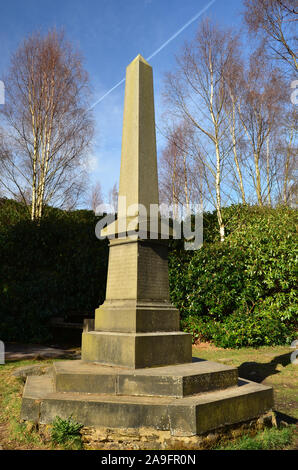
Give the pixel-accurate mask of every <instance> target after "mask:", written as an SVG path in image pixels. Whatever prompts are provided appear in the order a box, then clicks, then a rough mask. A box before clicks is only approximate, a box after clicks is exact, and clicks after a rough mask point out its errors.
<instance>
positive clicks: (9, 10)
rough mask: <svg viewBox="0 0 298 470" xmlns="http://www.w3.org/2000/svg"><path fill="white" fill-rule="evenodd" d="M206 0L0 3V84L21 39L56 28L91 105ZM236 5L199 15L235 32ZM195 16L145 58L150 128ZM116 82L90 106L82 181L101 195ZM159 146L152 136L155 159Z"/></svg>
mask: <svg viewBox="0 0 298 470" xmlns="http://www.w3.org/2000/svg"><path fill="white" fill-rule="evenodd" d="M209 2H210V0H59V1H58V0H26V1H23V0H10V1H8V2H7V1H5V2H4V0H0V5H1V7H0V8H1V12H0V26H1V27H0V44H1V54H0V80H1V77H2V76H3V74H4V73H5V71H6V69H7V67H8V65H9V59H10V55H11V53H12V52H14V50H15V49H16V48H17V47H18V44H19V42H20V41H21V40H22V39H23V37H24V36H26V35H28V34H30V33H31V32H33V31H36V30H40V31H42V32H46V31H47V30H48V29H49V28H52V27H56V28H60V27H63V28H64V30H65V33H66V36H67V38H68V39H69V40H70V41H72V42H73V43H74V44H75V45H76V46H77V47H79V49H80V50H81V52H82V54H83V56H84V58H85V68H86V69H87V71H88V73H89V76H90V81H91V85H92V91H93V97H92V99H93V100H94V102H95V101H96V100H97V99H99V98H100V97H101V96H103V95H104V94H105V93H106V92H107V91H108V90H109V89H111V88H112V87H113V86H114V85H115V84H117V83H118V82H119V81H120V80H121V79H122V78H123V77H124V76H125V68H126V66H127V65H128V64H129V63H130V62H131V60H133V59H134V57H135V56H136V55H138V54H139V53H140V54H142V55H143V56H144V57H145V58H147V57H149V56H150V55H151V54H152V53H153V52H154V51H155V50H157V49H158V48H159V47H160V46H161V45H162V44H164V43H165V41H167V40H168V39H169V38H170V37H171V36H172V35H174V34H175V33H176V32H177V31H178V30H179V29H180V28H181V27H182V26H183V25H185V24H186V23H187V22H188V21H189V20H190V19H191V18H193V17H194V16H195V15H196V14H197V13H198V12H199V11H200V10H202V8H204V7H205V6H206V5H207V4H208V3H209ZM242 8H243V6H242V1H241V0H215V2H214V4H213V5H211V6H210V8H208V10H207V11H206V12H205V13H204V15H203V16H206V15H207V16H209V17H210V18H211V19H212V20H214V21H216V22H218V23H219V24H221V25H223V26H225V25H226V26H233V27H236V28H237V27H239V28H240V27H241V18H240V12H241V10H242ZM200 19H201V18H199V19H198V20H196V21H194V22H193V23H192V24H191V25H190V26H188V27H187V28H186V29H185V30H184V31H183V32H182V33H181V34H180V35H179V36H178V37H176V38H175V39H174V40H173V41H172V42H171V43H170V44H168V45H167V46H166V47H165V48H164V49H162V50H161V51H160V52H159V53H158V54H157V55H156V56H155V57H153V58H152V59H151V60H150V64H151V65H152V67H153V73H154V90H155V109H156V122H157V125H158V123H159V120H160V116H161V114H162V112H163V103H162V90H163V77H164V74H165V73H166V72H167V71H169V70H171V68H173V67H174V65H175V54H177V53H179V51H180V50H181V47H182V46H183V44H184V42H185V41H187V40H191V39H192V38H193V36H194V34H195V31H196V29H197V25H198V22H199V21H200ZM123 101H124V84H122V85H121V86H119V87H118V88H117V89H115V90H114V91H113V92H112V93H110V94H109V95H108V96H107V97H106V98H104V99H103V100H102V101H101V102H100V103H99V104H98V105H97V106H96V107H95V108H94V115H95V118H96V136H95V142H94V148H93V151H92V154H91V155H90V166H89V172H90V180H91V182H96V181H100V183H101V185H102V188H103V192H104V193H105V194H107V193H108V191H109V189H110V188H111V187H112V186H113V184H114V183H115V182H116V181H117V182H118V180H119V171H120V157H121V133H122V115H123ZM163 145H164V140H163V138H162V136H161V135H160V134H159V133H157V148H158V154H160V152H161V149H162V147H163Z"/></svg>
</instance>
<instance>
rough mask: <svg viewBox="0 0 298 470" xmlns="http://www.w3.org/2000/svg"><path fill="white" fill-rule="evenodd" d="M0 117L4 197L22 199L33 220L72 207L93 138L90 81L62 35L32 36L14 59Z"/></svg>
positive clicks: (76, 54) (79, 57) (37, 34)
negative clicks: (53, 208) (51, 208)
mask: <svg viewBox="0 0 298 470" xmlns="http://www.w3.org/2000/svg"><path fill="white" fill-rule="evenodd" d="M5 83H6V104H5V106H4V111H3V112H2V117H3V120H4V123H5V124H4V127H5V131H6V136H7V142H8V145H9V151H10V156H9V158H7V159H5V160H4V161H2V163H1V167H0V182H1V183H2V185H3V187H4V188H5V190H6V192H7V193H10V194H12V195H13V196H14V197H16V196H18V197H21V199H22V200H23V202H24V203H25V204H28V200H27V199H28V198H27V197H25V195H26V194H28V190H29V189H30V194H31V198H30V201H29V204H30V207H28V209H29V211H30V215H31V219H32V220H37V219H39V218H40V217H41V216H42V214H43V209H44V206H45V205H46V204H53V205H57V206H60V207H66V208H71V207H72V206H73V205H74V204H75V203H76V201H77V199H78V197H79V196H80V194H81V191H82V184H83V182H84V174H85V171H86V170H85V168H86V165H85V159H86V158H87V153H88V149H89V145H90V142H91V138H92V135H93V121H92V118H91V116H90V113H89V112H88V77H87V74H86V72H85V71H84V68H83V65H82V58H81V56H80V54H79V53H78V51H76V50H75V49H74V48H73V46H72V45H71V44H70V43H69V42H67V41H66V39H65V37H64V35H63V33H60V32H56V31H55V30H53V31H50V32H49V33H48V34H47V35H46V36H41V35H40V34H39V33H36V34H33V35H31V36H30V37H28V38H27V39H25V40H24V41H23V43H22V44H21V45H20V47H19V49H18V50H17V51H16V53H15V54H14V55H13V56H12V59H11V66H10V70H9V73H8V75H7V77H6V79H5Z"/></svg>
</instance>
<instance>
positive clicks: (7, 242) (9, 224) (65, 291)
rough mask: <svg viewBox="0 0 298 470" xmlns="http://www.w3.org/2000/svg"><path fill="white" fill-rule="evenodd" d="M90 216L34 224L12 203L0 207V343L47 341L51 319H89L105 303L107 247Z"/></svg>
mask: <svg viewBox="0 0 298 470" xmlns="http://www.w3.org/2000/svg"><path fill="white" fill-rule="evenodd" d="M97 220H98V218H96V217H95V216H94V213H93V212H92V211H74V212H63V211H59V210H54V209H48V210H47V211H46V215H45V217H44V218H43V219H42V220H41V221H40V223H39V224H37V223H33V222H32V221H31V220H29V219H28V215H27V214H26V212H25V211H23V210H22V207H21V206H20V205H18V206H16V205H15V204H14V203H13V202H12V201H6V202H5V203H4V202H2V205H1V206H0V337H1V339H4V340H6V341H8V340H9V341H24V342H25V341H32V342H34V341H36V342H38V341H44V340H47V339H48V337H49V336H48V335H49V328H48V326H47V324H48V320H49V319H50V318H51V317H63V318H65V319H67V317H68V316H70V315H72V316H75V315H82V314H85V315H86V316H90V314H92V315H93V313H94V309H95V308H96V307H97V306H98V305H99V303H101V302H102V301H103V300H104V294H105V285H106V272H107V243H106V242H103V241H99V240H98V239H97V238H96V237H95V232H94V231H95V225H96V222H97Z"/></svg>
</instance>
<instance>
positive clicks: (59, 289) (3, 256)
mask: <svg viewBox="0 0 298 470" xmlns="http://www.w3.org/2000/svg"><path fill="white" fill-rule="evenodd" d="M223 215H224V220H225V223H226V233H227V237H226V240H225V242H224V243H220V242H219V241H218V230H217V219H216V214H215V213H205V214H204V246H203V248H201V249H200V250H198V251H194V252H189V251H184V250H183V243H182V241H172V242H171V244H170V256H169V268H170V269H169V273H170V292H171V299H172V302H173V303H174V304H175V305H176V306H177V307H178V308H179V310H180V313H181V322H182V327H183V329H184V330H185V331H189V332H191V333H192V334H193V338H194V340H196V339H199V340H207V341H213V342H214V343H215V344H216V345H218V346H221V347H233V348H234V347H242V346H259V345H274V344H284V343H286V342H290V341H291V340H292V339H294V338H295V329H296V326H297V307H296V290H295V288H296V279H297V265H296V264H295V254H296V226H297V212H296V211H294V210H291V209H289V208H284V207H280V208H277V209H269V208H259V207H242V206H231V207H229V208H226V209H224V212H223ZM97 220H98V218H97V217H95V215H94V213H93V212H92V211H74V212H64V211H60V210H58V209H52V208H47V210H46V212H45V216H44V218H43V219H42V220H41V222H40V223H39V224H36V223H33V222H31V221H30V220H29V218H28V214H27V212H26V209H25V208H24V207H23V206H22V205H21V204H18V203H16V202H14V201H7V200H5V201H2V202H1V201H0V339H2V340H4V341H24V342H25V341H31V342H34V341H36V342H39V341H46V340H48V339H49V338H48V334H49V328H48V320H49V319H50V318H51V317H64V318H65V319H67V318H68V317H70V316H75V315H81V314H84V315H86V316H90V315H92V314H93V312H94V309H95V308H97V306H98V305H99V304H100V303H102V302H103V300H104V295H105V284H106V272H107V255H108V248H107V242H106V241H99V240H98V239H97V238H96V237H95V233H94V231H95V225H96V222H97Z"/></svg>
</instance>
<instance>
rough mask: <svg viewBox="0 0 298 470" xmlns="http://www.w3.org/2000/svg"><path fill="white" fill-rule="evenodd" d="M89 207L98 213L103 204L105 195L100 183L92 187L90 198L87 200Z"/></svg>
mask: <svg viewBox="0 0 298 470" xmlns="http://www.w3.org/2000/svg"><path fill="white" fill-rule="evenodd" d="M86 203H87V206H88V207H90V208H91V209H92V210H93V211H94V212H96V208H97V207H98V206H99V205H100V204H103V194H102V189H101V184H100V182H99V181H97V183H95V184H94V185H92V187H91V190H90V193H89V197H88V198H87V200H86Z"/></svg>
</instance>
